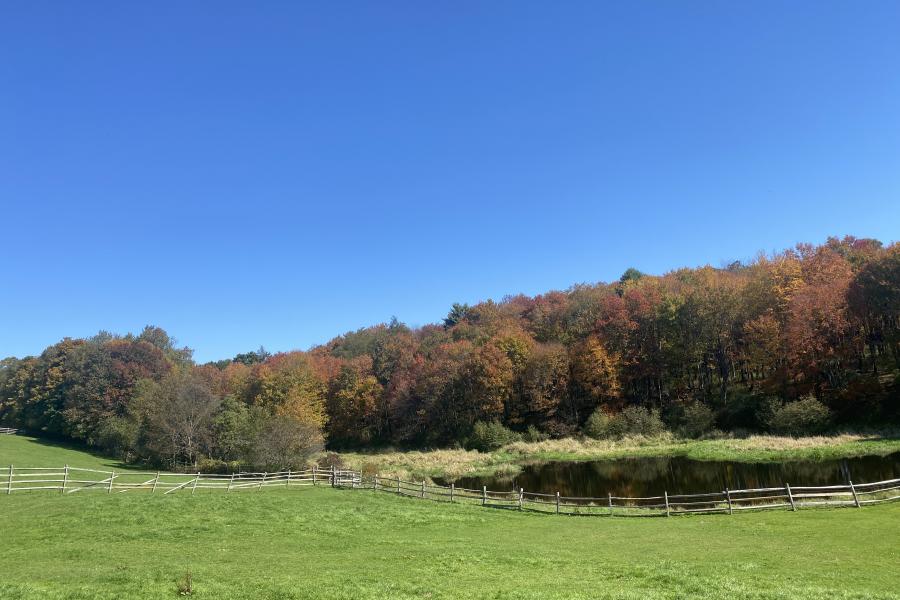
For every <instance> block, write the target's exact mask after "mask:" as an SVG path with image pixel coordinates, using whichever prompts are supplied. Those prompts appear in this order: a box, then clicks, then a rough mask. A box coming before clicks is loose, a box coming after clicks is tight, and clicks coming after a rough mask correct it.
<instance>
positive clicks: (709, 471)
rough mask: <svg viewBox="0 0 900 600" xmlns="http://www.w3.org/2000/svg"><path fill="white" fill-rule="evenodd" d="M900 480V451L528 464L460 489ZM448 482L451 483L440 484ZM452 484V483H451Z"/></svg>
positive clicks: (649, 489)
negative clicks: (778, 459)
mask: <svg viewBox="0 0 900 600" xmlns="http://www.w3.org/2000/svg"><path fill="white" fill-rule="evenodd" d="M895 478H900V452H897V453H894V454H889V455H888V456H864V457H859V458H847V459H842V460H825V461H789V462H782V463H741V462H725V461H699V460H691V459H688V458H684V457H673V458H659V457H654V458H625V459H616V460H596V461H585V462H543V463H530V464H525V465H523V469H522V472H521V473H518V474H517V475H515V476H512V477H509V476H505V477H504V476H492V477H464V478H462V479H459V480H457V481H456V485H457V487H463V488H469V489H477V490H480V489H481V486H483V485H486V486H487V488H488V489H489V490H496V491H503V490H518V489H519V488H524V489H525V490H526V491H529V492H540V493H546V494H553V493H555V492H557V491H558V492H560V494H562V495H563V496H577V497H595V498H601V497H605V496H606V494H607V493H611V494H612V495H613V496H658V495H661V494H662V493H663V492H664V491H668V492H669V494H699V493H705V492H713V491H719V490H724V489H725V488H726V487H728V488H730V489H745V488H757V487H776V486H782V485H784V484H785V483H789V484H791V485H795V486H799V485H836V484H846V483H847V480H848V479H852V480H853V482H854V483H867V482H874V481H884V480H887V479H895ZM438 483H446V482H438ZM448 485H449V484H448Z"/></svg>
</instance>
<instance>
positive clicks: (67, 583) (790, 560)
mask: <svg viewBox="0 0 900 600" xmlns="http://www.w3.org/2000/svg"><path fill="white" fill-rule="evenodd" d="M35 461H37V462H40V463H42V464H43V465H45V466H47V465H57V464H62V463H64V462H69V463H70V464H72V465H76V466H90V467H104V466H106V468H109V466H112V465H104V464H103V459H99V458H98V457H96V456H93V455H88V454H78V453H77V452H76V451H74V450H65V449H59V450H58V454H57V451H56V450H54V449H53V447H51V446H47V445H42V444H38V443H36V442H34V441H31V440H27V439H24V438H0V463H4V464H5V463H8V462H13V463H18V464H21V465H23V466H24V465H26V464H29V463H35ZM98 461H99V462H98ZM0 515H2V522H3V525H2V535H0V574H2V576H0V598H4V599H6V598H9V599H38V598H40V599H42V600H43V599H51V600H52V599H62V598H67V599H68V598H85V599H87V598H101V599H102V598H109V599H112V598H166V597H172V598H174V597H177V596H178V592H177V589H176V580H177V579H179V578H181V577H182V576H183V574H184V573H185V571H187V570H190V571H191V572H192V575H193V594H192V596H193V597H197V598H225V599H228V598H254V599H256V598H324V599H329V598H335V599H336V598H397V599H405V598H431V599H440V598H454V599H457V598H517V599H532V598H533V599H538V598H539V599H552V598H566V599H579V598H585V599H587V598H600V599H602V598H625V599H627V598H635V599H640V600H654V599H675V598H688V597H690V598H728V599H729V600H735V599H756V600H759V599H767V598H780V599H791V600H803V599H819V598H828V599H835V598H838V599H860V600H861V599H863V598H866V599H871V598H875V599H888V598H900V591H898V590H900V569H898V568H897V565H898V564H900V543H898V542H897V540H898V539H900V503H898V504H889V505H882V506H873V507H868V508H864V509H862V510H856V509H836V510H808V511H802V510H801V511H800V512H797V513H791V512H787V511H785V512H765V513H741V514H736V515H734V516H731V517H729V516H727V515H710V516H688V517H673V518H671V519H665V518H661V519H609V518H578V517H556V516H553V515H546V516H542V515H534V514H522V513H517V512H514V511H505V510H491V509H482V508H479V507H475V506H471V505H447V504H437V503H433V502H428V501H422V500H418V499H414V498H398V497H395V496H391V495H388V494H376V493H374V492H372V491H370V490H355V491H351V490H333V489H331V488H327V487H326V488H314V489H313V488H304V489H295V490H274V489H273V490H264V491H262V492H261V493H256V492H236V493H231V494H224V493H221V492H202V493H201V492H198V493H197V495H195V496H191V495H189V494H172V495H168V496H162V495H159V494H157V495H149V494H147V493H135V494H112V495H107V494H104V493H102V492H99V493H97V492H85V493H83V494H71V495H70V494H66V495H61V494H55V493H52V492H49V493H48V492H21V493H19V494H16V493H14V494H12V495H10V496H6V495H0ZM876 532H877V535H874V534H875V533H876Z"/></svg>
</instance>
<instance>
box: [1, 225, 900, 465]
mask: <svg viewBox="0 0 900 600" xmlns="http://www.w3.org/2000/svg"><path fill="white" fill-rule="evenodd" d="M898 372H900V245H898V244H896V243H895V244H892V245H890V246H888V247H885V246H884V245H883V244H882V243H881V242H879V241H877V240H872V239H857V238H853V237H845V238H843V239H837V238H830V239H829V240H827V242H826V243H825V244H822V245H819V246H813V245H809V244H799V245H797V246H796V247H795V248H792V249H789V250H785V251H783V252H779V253H775V254H772V255H770V256H767V255H760V256H758V257H757V258H756V259H755V260H753V261H752V262H750V263H749V264H742V263H739V262H736V263H732V264H731V265H728V266H727V267H725V268H713V267H710V266H705V267H700V268H694V269H688V268H685V269H678V270H675V271H672V272H669V273H666V274H665V275H661V276H653V275H646V274H644V273H641V272H640V271H637V270H636V269H629V270H628V271H626V272H625V273H624V274H623V275H622V277H621V278H620V279H619V280H618V281H615V282H612V283H598V284H595V285H576V286H573V287H572V288H570V289H568V290H566V291H554V292H548V293H546V294H542V295H538V296H535V297H528V296H524V295H517V296H510V297H506V298H504V299H503V300H502V301H501V302H493V301H491V300H488V301H485V302H481V303H478V304H476V305H474V306H469V305H466V304H454V305H453V306H452V308H451V310H450V311H449V313H448V315H447V317H446V318H445V319H444V320H443V323H440V324H433V325H426V326H424V327H420V328H416V329H413V328H410V327H407V326H406V325H404V324H403V323H400V322H398V321H397V320H396V319H392V320H391V321H390V322H389V323H386V324H380V325H376V326H373V327H367V328H363V329H360V330H358V331H354V332H349V333H346V334H344V335H341V336H338V337H336V338H334V339H333V340H331V341H329V342H328V343H326V344H323V345H321V346H317V347H315V348H312V349H311V350H309V351H302V352H301V351H297V352H288V353H279V354H275V355H271V354H269V353H268V352H266V351H265V350H264V349H262V348H260V350H258V351H256V352H247V353H244V354H239V355H237V356H235V357H234V358H233V359H230V360H223V361H219V362H216V363H207V364H204V365H197V364H195V363H194V361H193V360H192V357H191V351H190V350H189V349H187V348H177V347H176V344H175V342H174V340H172V339H171V338H170V337H169V336H168V334H167V333H166V332H165V331H163V330H162V329H159V328H157V327H151V326H148V327H147V328H145V329H144V331H143V332H142V333H141V334H139V335H136V336H135V335H131V334H129V335H126V336H116V335H112V334H109V333H106V332H101V333H100V334H98V335H97V336H94V337H92V338H89V339H68V338H67V339H64V340H62V341H60V342H59V343H57V344H54V345H53V346H50V347H49V348H47V349H46V350H45V351H44V352H43V353H42V354H41V355H40V356H35V357H24V358H21V359H19V358H7V359H4V360H3V361H0V422H3V423H4V424H5V425H11V426H18V427H21V428H23V429H26V430H28V431H33V432H40V433H41V434H43V435H51V436H55V437H59V438H63V439H71V440H76V441H81V442H84V443H86V444H88V445H90V446H96V447H100V448H103V449H105V450H107V451H111V452H115V453H117V454H118V455H120V456H122V457H123V458H124V459H126V460H132V461H143V462H148V463H155V464H160V465H165V466H168V467H177V466H186V465H191V466H196V465H197V464H198V463H200V462H203V461H205V464H207V465H210V464H211V465H222V466H223V468H224V467H225V466H226V465H228V466H235V465H245V466H250V465H252V466H260V467H263V466H266V467H285V466H291V465H299V464H302V463H304V462H305V461H307V460H309V459H310V457H312V456H313V455H314V454H316V453H317V452H318V451H320V450H321V449H322V448H323V447H324V446H325V444H326V440H327V445H328V447H329V448H331V449H341V448H360V447H372V446H385V445H397V446H402V447H418V448H421V447H434V446H449V445H467V446H472V447H491V446H495V445H497V444H498V443H502V442H503V441H508V440H510V439H516V438H517V437H521V436H522V435H524V436H525V437H527V438H528V439H542V438H544V437H548V436H549V437H562V436H569V435H579V434H582V433H586V434H589V435H593V436H615V435H623V434H627V433H629V432H637V433H641V432H644V433H654V432H658V431H660V430H661V428H667V429H671V430H677V431H679V432H681V433H683V434H686V435H705V434H709V433H710V432H712V431H715V430H725V431H736V430H743V431H767V430H769V431H781V432H787V433H804V432H815V431H817V430H821V429H823V428H825V427H827V426H829V425H878V424H884V423H888V422H895V423H896V422H897V421H898V419H900V381H898V375H897V374H898ZM492 440H494V441H492Z"/></svg>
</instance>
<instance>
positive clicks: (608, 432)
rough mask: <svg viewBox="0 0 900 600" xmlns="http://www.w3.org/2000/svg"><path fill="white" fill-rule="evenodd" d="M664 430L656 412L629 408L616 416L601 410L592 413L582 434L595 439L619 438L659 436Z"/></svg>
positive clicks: (634, 407) (636, 407) (637, 407)
mask: <svg viewBox="0 0 900 600" xmlns="http://www.w3.org/2000/svg"><path fill="white" fill-rule="evenodd" d="M665 430H666V426H665V425H664V424H663V422H662V419H661V418H660V417H659V411H658V410H650V409H647V408H642V407H640V406H629V407H628V408H626V409H625V410H623V411H622V412H620V413H617V414H613V415H611V414H608V413H606V412H604V411H603V409H597V410H596V411H594V414H592V415H591V416H590V417H589V418H588V420H587V423H586V424H585V427H584V432H585V433H586V434H587V435H589V436H591V437H593V438H597V439H603V438H621V437H624V436H626V435H645V436H653V435H659V434H661V433H663V432H664V431H665Z"/></svg>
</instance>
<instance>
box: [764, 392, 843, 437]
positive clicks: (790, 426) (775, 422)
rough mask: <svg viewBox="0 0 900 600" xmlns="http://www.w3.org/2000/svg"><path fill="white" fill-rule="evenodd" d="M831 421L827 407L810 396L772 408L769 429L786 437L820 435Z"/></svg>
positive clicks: (768, 420) (768, 422) (768, 421)
mask: <svg viewBox="0 0 900 600" xmlns="http://www.w3.org/2000/svg"><path fill="white" fill-rule="evenodd" d="M830 421H831V411H830V410H829V409H828V407H827V406H825V405H824V404H822V403H821V402H819V401H818V400H816V398H815V396H812V395H809V396H804V397H803V398H801V399H799V400H796V401H794V402H789V403H787V404H783V405H781V406H778V405H774V406H772V407H771V408H770V412H769V415H768V419H767V424H768V425H769V428H770V429H771V430H772V431H774V432H775V433H781V434H784V435H804V434H810V433H820V432H821V431H822V430H824V429H825V428H826V427H827V426H828V423H829V422H830Z"/></svg>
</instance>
